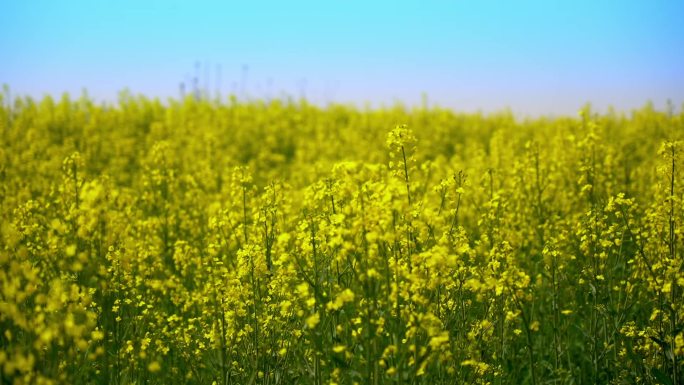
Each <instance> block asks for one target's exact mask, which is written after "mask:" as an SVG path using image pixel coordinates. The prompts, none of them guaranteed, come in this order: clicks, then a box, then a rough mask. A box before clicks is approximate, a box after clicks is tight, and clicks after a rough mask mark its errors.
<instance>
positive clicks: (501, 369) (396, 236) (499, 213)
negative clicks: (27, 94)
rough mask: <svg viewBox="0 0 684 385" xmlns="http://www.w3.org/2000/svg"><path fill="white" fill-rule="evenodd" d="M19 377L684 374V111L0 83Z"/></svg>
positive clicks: (7, 321)
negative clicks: (256, 97) (10, 96)
mask: <svg viewBox="0 0 684 385" xmlns="http://www.w3.org/2000/svg"><path fill="white" fill-rule="evenodd" d="M0 101H1V102H2V103H0V104H1V105H2V106H3V107H2V108H0V135H1V136H0V182H1V183H0V226H1V227H0V368H1V370H0V383H1V384H133V383H135V384H313V385H320V384H458V383H463V384H487V383H489V384H535V385H537V384H572V383H574V384H594V383H630V384H631V383H638V384H666V385H676V384H682V383H683V379H684V374H683V373H684V331H683V328H684V300H683V299H682V298H684V295H683V289H684V257H683V254H682V253H683V252H684V244H683V240H684V238H683V237H682V228H683V227H682V224H684V210H683V207H682V198H683V194H684V185H683V184H682V182H683V180H682V175H683V174H682V172H681V171H680V170H681V169H682V167H683V166H684V164H682V151H683V150H684V147H683V145H682V143H680V142H678V141H676V139H679V138H681V137H682V133H684V131H683V130H684V114H682V113H679V114H673V113H665V112H657V111H655V110H653V108H650V107H648V106H646V107H644V108H643V109H641V110H639V111H635V112H634V113H632V114H630V115H627V116H623V115H618V114H614V113H610V114H606V115H597V114H594V113H592V112H591V111H590V110H589V109H585V110H583V111H582V112H581V113H580V114H579V115H578V116H577V117H565V118H557V119H554V120H550V119H537V120H526V121H520V120H516V119H514V118H513V117H512V116H511V115H510V114H507V113H501V114H494V115H489V116H484V115H478V114H471V115H466V114H455V113H453V112H451V111H449V110H441V109H428V110H426V109H406V108H390V109H377V110H368V111H366V110H358V109H354V108H351V107H343V106H331V107H327V108H320V107H315V106H312V105H309V104H307V103H306V102H300V103H285V102H280V101H273V102H269V103H265V102H238V101H236V100H235V99H231V100H229V101H228V102H227V103H224V104H219V103H216V102H210V101H195V100H192V99H187V100H185V101H183V102H170V103H168V104H162V103H160V102H158V101H153V100H150V99H146V98H143V97H134V96H131V95H128V94H122V96H121V101H120V103H119V104H117V105H116V106H105V105H99V104H95V103H93V102H92V101H90V100H88V99H86V98H82V99H77V100H75V99H69V98H68V97H64V98H62V99H60V100H53V99H51V98H48V97H46V98H44V99H42V100H30V99H19V100H16V101H14V102H13V103H12V105H11V107H8V101H7V98H6V95H5V96H4V100H0Z"/></svg>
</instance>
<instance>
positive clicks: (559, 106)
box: [0, 0, 684, 115]
mask: <svg viewBox="0 0 684 385" xmlns="http://www.w3.org/2000/svg"><path fill="white" fill-rule="evenodd" d="M682 20H684V1H681V0H678V1H665V0H653V1H646V0H644V1H630V0H623V1H600V0H594V1H589V0H576V1H518V2H516V1H487V0H483V1H427V0H424V1H375V2H371V1H355V0H347V1H272V2H271V1H239V2H237V1H236V2H233V1H193V2H180V1H173V0H165V1H140V0H138V1H133V0H119V1H110V0H100V1H85V0H83V1H39V0H33V1H32V0H0V31H1V32H0V83H7V84H9V85H10V86H11V88H12V90H13V93H14V94H23V95H32V96H37V97H39V96H41V95H43V94H45V93H51V94H60V93H61V92H64V91H68V92H71V93H73V94H80V92H81V89H82V88H84V87H85V88H87V89H88V91H89V94H90V95H91V96H93V97H94V98H96V99H98V100H115V99H116V95H117V93H118V91H119V90H121V89H123V88H125V87H128V88H130V89H131V90H132V91H133V92H136V93H144V94H147V95H150V96H159V97H162V98H166V97H169V96H174V97H175V96H178V94H179V84H180V82H183V81H190V80H191V78H192V77H193V76H194V74H195V71H196V70H195V67H196V62H197V61H199V62H200V68H199V75H200V82H199V83H200V86H204V85H205V84H208V85H209V88H210V89H211V91H212V93H213V92H215V90H216V88H217V87H218V88H219V89H220V90H221V92H222V93H227V92H231V91H234V92H237V93H238V94H240V95H243V94H244V95H245V96H246V97H251V98H258V97H278V96H280V95H282V94H283V93H287V94H291V95H295V96H299V95H301V94H304V95H305V96H306V97H307V98H309V99H311V100H313V101H315V102H319V103H325V102H328V101H338V102H354V103H357V104H361V105H362V104H363V103H365V102H370V103H372V104H373V105H376V106H377V105H382V104H384V105H389V104H392V103H394V102H395V101H402V102H404V103H406V104H409V105H411V104H417V103H419V102H420V100H421V94H422V93H426V94H427V95H428V100H429V102H430V103H436V104H439V105H441V106H446V107H452V108H454V109H457V110H464V111H474V110H483V111H493V110H499V109H502V108H505V107H510V108H511V109H512V110H513V111H515V112H519V113H522V114H532V115H537V114H562V113H571V114H574V113H575V111H576V110H577V109H578V108H579V107H580V106H581V105H582V104H584V103H585V102H592V103H593V104H594V105H595V106H596V107H597V108H599V109H604V108H605V107H606V106H608V105H613V106H615V107H617V108H618V109H621V110H628V109H631V108H634V107H638V106H641V105H642V104H643V103H644V102H646V101H647V100H651V101H653V102H654V103H655V104H656V106H661V107H662V106H664V105H665V101H666V100H667V99H671V100H672V101H673V102H675V104H677V105H680V104H681V103H682V102H684V22H682ZM219 66H220V67H221V76H220V80H221V81H220V82H218V80H219V77H218V76H217V72H218V71H217V68H218V67H219Z"/></svg>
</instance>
